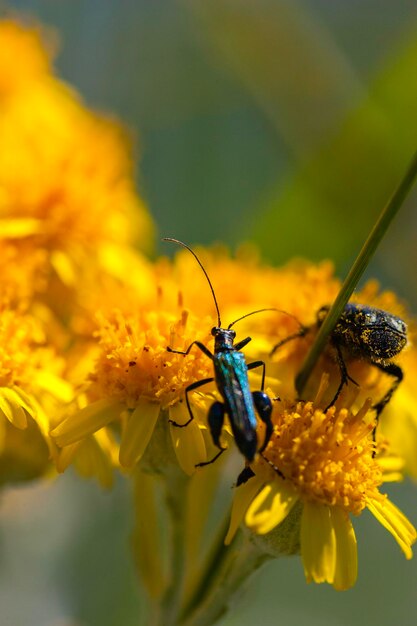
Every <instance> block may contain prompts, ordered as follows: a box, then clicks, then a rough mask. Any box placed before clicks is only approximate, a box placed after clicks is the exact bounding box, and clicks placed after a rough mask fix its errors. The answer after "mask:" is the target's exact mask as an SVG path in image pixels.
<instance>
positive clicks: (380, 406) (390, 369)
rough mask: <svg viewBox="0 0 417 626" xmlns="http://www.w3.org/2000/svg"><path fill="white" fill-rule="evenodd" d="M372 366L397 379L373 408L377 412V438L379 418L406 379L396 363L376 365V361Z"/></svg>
mask: <svg viewBox="0 0 417 626" xmlns="http://www.w3.org/2000/svg"><path fill="white" fill-rule="evenodd" d="M372 365H375V367H377V368H378V369H380V370H381V371H382V372H384V373H385V374H388V375H389V376H393V377H394V378H395V380H394V382H393V384H392V385H391V387H390V388H389V389H388V391H387V393H386V394H385V396H384V397H383V398H382V399H381V400H380V401H379V402H377V404H374V406H373V407H372V408H373V409H375V411H376V418H375V419H376V425H375V428H374V438H375V430H376V427H377V425H378V420H379V416H380V415H381V413H382V411H383V410H384V408H385V406H386V405H387V404H388V402H389V401H390V400H391V398H392V395H393V393H394V391H395V390H396V389H397V387H398V385H399V384H400V382H401V381H402V379H403V378H404V373H403V371H402V369H401V367H400V366H399V365H396V364H395V363H375V362H374V361H372Z"/></svg>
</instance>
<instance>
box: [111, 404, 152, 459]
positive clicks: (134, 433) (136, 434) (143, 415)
mask: <svg viewBox="0 0 417 626" xmlns="http://www.w3.org/2000/svg"><path fill="white" fill-rule="evenodd" d="M160 410H161V405H160V404H159V403H158V402H150V401H149V400H144V399H141V400H139V403H138V405H137V407H136V408H135V410H134V411H133V412H132V413H131V415H129V417H128V418H127V420H126V424H125V427H124V429H123V434H122V440H121V442H120V452H119V461H120V465H122V466H123V467H126V468H131V467H133V466H134V465H135V463H137V462H138V461H139V460H140V458H141V457H142V454H143V453H144V452H145V449H146V447H147V445H148V443H149V441H150V438H151V437H152V433H153V431H154V428H155V424H156V421H157V419H158V416H159V413H160Z"/></svg>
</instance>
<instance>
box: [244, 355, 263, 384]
mask: <svg viewBox="0 0 417 626" xmlns="http://www.w3.org/2000/svg"><path fill="white" fill-rule="evenodd" d="M247 367H248V370H254V369H255V368H257V367H262V382H261V391H263V390H264V387H265V363H264V362H263V361H254V362H253V363H248V366H247Z"/></svg>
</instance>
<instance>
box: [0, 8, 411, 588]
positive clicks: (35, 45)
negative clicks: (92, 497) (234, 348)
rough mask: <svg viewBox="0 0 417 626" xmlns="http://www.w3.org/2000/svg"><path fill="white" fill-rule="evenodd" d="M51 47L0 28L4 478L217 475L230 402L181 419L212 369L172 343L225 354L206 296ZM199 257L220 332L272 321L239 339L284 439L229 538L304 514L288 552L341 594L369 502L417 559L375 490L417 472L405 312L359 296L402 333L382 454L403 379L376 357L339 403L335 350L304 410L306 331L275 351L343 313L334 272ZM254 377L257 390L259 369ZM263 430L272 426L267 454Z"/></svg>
mask: <svg viewBox="0 0 417 626" xmlns="http://www.w3.org/2000/svg"><path fill="white" fill-rule="evenodd" d="M44 41H46V42H48V43H49V42H51V43H53V38H51V37H50V36H48V33H46V34H45V33H41V32H40V30H39V29H38V28H34V27H33V26H31V27H25V26H23V25H21V24H17V23H16V22H14V21H10V20H4V21H2V22H0V113H1V115H0V143H1V146H2V150H1V152H0V239H1V241H0V262H1V268H2V269H1V272H2V281H1V282H2V290H1V299H0V338H1V341H0V416H1V418H2V421H1V423H0V433H1V436H0V480H1V481H2V482H3V483H5V482H13V481H17V480H28V479H32V478H35V477H39V476H43V475H46V474H52V473H53V472H56V471H58V472H62V471H64V470H65V469H66V468H67V467H69V466H70V465H74V466H75V467H76V468H77V470H78V471H79V472H80V473H81V475H83V476H95V477H97V478H98V479H99V481H100V482H101V483H102V484H103V485H106V486H110V485H111V483H112V477H113V473H114V471H115V470H116V469H119V470H120V471H122V472H124V473H130V472H132V471H137V467H138V465H139V466H140V467H142V468H143V467H146V469H147V471H150V472H152V471H153V472H155V473H158V472H161V473H163V471H164V467H163V466H164V464H165V463H166V464H168V460H167V459H169V458H171V456H172V454H175V458H176V459H177V462H178V466H179V468H181V470H180V471H182V472H183V473H184V475H186V476H193V475H195V474H196V473H201V474H203V473H204V472H206V473H207V475H208V474H209V473H210V471H211V468H210V467H200V468H197V467H196V466H198V465H199V464H204V463H205V462H207V461H209V460H210V459H212V458H213V456H214V455H215V454H216V451H217V449H216V447H215V446H214V444H213V441H212V438H211V433H210V429H209V427H208V422H207V414H208V411H209V408H210V405H211V404H212V403H213V401H215V400H219V399H220V400H221V397H220V395H219V391H218V389H217V388H216V386H215V384H214V383H213V382H211V383H209V384H208V385H207V386H204V387H201V388H198V389H196V390H195V391H194V392H192V393H190V402H191V406H192V410H193V415H194V419H193V420H192V421H190V423H188V424H187V426H185V427H183V428H180V427H178V425H184V424H186V423H187V422H188V421H189V412H188V409H187V404H186V401H185V400H186V398H185V391H186V389H187V387H189V386H190V385H192V384H193V383H196V382H198V381H201V380H203V379H207V378H211V377H212V376H213V364H212V362H211V361H210V359H209V358H207V356H206V355H205V354H204V353H202V352H201V351H200V350H198V348H196V347H195V348H193V349H192V350H191V351H190V353H189V354H188V355H187V356H183V355H181V354H175V353H170V352H168V351H167V347H168V346H170V347H172V348H175V349H176V350H186V348H187V347H188V346H189V345H190V344H191V343H192V342H194V341H199V342H201V343H202V344H204V345H205V346H207V347H208V349H209V350H211V351H213V344H212V341H213V338H212V336H211V334H210V330H211V328H212V326H213V320H214V319H215V317H214V313H215V310H214V303H213V299H212V294H211V292H210V290H209V287H208V285H207V282H206V281H205V278H204V276H203V274H202V273H201V271H200V269H199V268H198V266H197V264H196V262H195V259H193V257H192V256H191V255H190V254H189V253H188V252H187V251H181V252H180V253H178V255H177V256H176V258H175V260H174V261H173V262H171V261H168V260H167V259H165V258H163V259H160V260H157V261H156V262H154V263H152V262H150V261H149V260H148V259H147V258H146V257H145V256H144V252H145V251H146V249H149V242H150V241H152V232H153V227H152V221H151V219H150V217H149V214H148V213H147V210H146V208H145V207H144V205H143V203H142V202H141V201H140V199H139V198H138V196H137V194H136V192H135V190H134V185H133V176H132V161H131V157H130V152H129V144H128V141H127V137H126V133H125V132H124V131H123V130H122V129H121V128H120V127H119V126H118V125H117V124H116V123H115V122H114V121H112V120H110V119H108V118H105V117H104V116H102V115H98V114H97V113H94V112H92V111H90V110H88V109H87V108H86V107H85V106H84V105H83V103H82V102H81V101H80V99H79V97H78V96H77V95H76V94H75V93H74V92H73V91H72V90H71V89H69V88H68V87H67V86H66V85H64V84H63V83H62V82H60V81H59V80H58V79H57V78H56V77H55V76H54V74H53V70H52V67H51V54H50V50H51V49H52V48H53V46H51V45H49V46H48V45H45V44H44V43H43V42H44ZM138 250H142V251H143V252H139V251H138ZM196 253H197V254H198V256H199V258H200V259H201V261H202V263H203V265H204V267H205V269H206V271H207V273H208V275H209V276H210V278H211V281H212V283H213V285H214V286H215V291H216V296H217V299H218V302H219V305H220V309H221V314H222V317H223V318H224V319H226V320H227V321H228V322H232V321H233V320H236V319H238V318H240V317H242V316H244V315H245V314H247V313H249V312H252V311H255V310H257V309H260V308H270V309H273V308H275V309H278V310H279V311H278V312H277V311H269V312H264V313H262V314H261V313H260V314H258V315H253V316H251V317H248V318H246V319H244V320H242V321H241V322H239V326H238V328H239V336H240V337H242V338H244V337H246V336H247V335H249V334H250V335H251V336H252V337H253V341H252V342H251V343H249V344H248V346H247V347H246V348H245V355H246V356H247V359H248V362H249V361H251V360H259V359H262V360H263V361H265V362H266V374H267V378H266V385H267V391H268V393H269V395H270V397H271V398H274V401H273V412H272V423H273V432H272V436H271V438H270V440H269V442H268V445H267V446H266V448H265V450H264V452H263V453H262V455H260V454H258V455H257V456H256V458H255V460H254V461H253V463H251V464H250V478H249V479H248V480H246V482H243V481H242V484H240V485H239V486H238V487H236V489H235V490H234V492H235V495H234V502H233V508H232V516H231V523H230V527H229V532H228V534H227V538H226V540H227V542H228V543H230V542H231V541H232V540H233V537H234V535H235V533H236V531H237V529H238V527H239V526H240V525H241V524H242V522H243V523H244V524H245V525H246V526H247V528H248V529H250V531H251V532H252V533H254V534H255V535H259V537H258V539H257V541H260V542H262V538H263V537H266V536H269V535H270V534H271V533H273V532H275V531H276V529H279V525H280V524H281V523H282V522H283V521H284V520H285V519H286V518H287V517H288V516H289V515H290V514H294V512H295V511H298V524H296V528H297V533H298V535H297V537H298V539H297V541H296V542H295V544H296V545H297V546H298V548H297V549H296V551H297V550H298V551H299V552H301V555H302V559H303V563H304V569H305V573H306V577H307V579H308V580H314V581H316V582H323V581H326V582H329V583H331V584H333V585H334V587H336V588H338V589H345V588H348V587H349V586H351V585H352V584H353V583H354V582H355V579H356V540H355V535H354V531H353V526H352V522H351V519H350V516H351V515H358V514H359V513H361V511H363V510H364V509H365V508H368V509H369V510H370V511H371V512H372V513H373V515H374V516H375V517H376V518H377V520H378V521H379V522H380V523H381V524H382V525H383V526H385V527H386V528H387V529H388V531H389V532H390V533H391V534H392V535H393V537H394V538H395V539H396V541H397V542H398V544H399V545H400V547H401V549H402V550H403V552H404V554H405V555H406V557H407V558H410V557H411V545H412V543H413V542H414V541H415V539H416V532H415V530H414V528H413V527H412V525H411V524H410V522H408V520H407V519H406V518H405V517H404V515H403V514H402V513H401V512H400V511H399V510H398V509H397V508H396V507H395V506H394V505H393V504H392V503H391V502H390V501H389V499H388V498H387V496H386V495H384V494H382V493H381V491H380V488H381V485H382V483H383V482H384V481H387V480H391V481H392V480H400V479H401V478H402V476H403V474H404V473H408V474H410V475H412V476H413V477H414V478H415V477H417V460H416V454H415V452H416V450H417V418H416V414H417V413H416V412H415V411H414V407H415V394H414V391H413V385H412V383H411V382H410V381H411V380H412V377H413V376H412V374H410V372H416V366H417V353H416V350H415V348H414V347H413V339H414V336H415V328H414V324H413V322H412V320H410V318H409V315H408V313H407V311H406V310H405V308H404V305H403V304H401V303H400V302H399V301H398V300H397V298H396V297H395V296H394V295H393V294H392V293H388V292H383V293H381V292H380V291H379V289H378V286H377V285H376V284H375V283H374V282H370V283H368V284H367V285H366V286H365V287H364V289H363V290H362V291H361V292H358V293H357V294H356V295H355V301H356V302H361V303H363V304H367V305H369V306H373V307H378V308H380V309H383V310H387V311H390V312H391V313H393V314H395V315H398V316H399V317H401V318H402V319H404V320H405V321H406V322H407V324H408V327H409V345H408V346H407V348H406V349H405V350H404V351H403V353H401V354H400V355H399V357H398V362H399V364H400V365H401V367H402V368H403V370H404V372H405V380H404V381H403V382H402V384H401V385H400V386H399V388H398V390H397V391H396V393H395V394H394V395H393V398H392V399H391V401H390V402H389V403H388V405H387V406H386V408H385V410H384V411H383V414H382V417H381V421H380V424H379V426H378V429H377V433H376V442H375V441H374V437H373V430H374V426H375V411H373V409H372V406H373V404H375V403H376V402H378V401H379V400H380V399H381V398H382V397H383V396H384V394H385V393H386V391H387V388H389V386H390V384H392V380H391V379H390V377H389V376H387V375H386V374H384V373H383V372H381V371H379V370H377V369H376V368H375V367H373V366H372V365H371V364H369V362H366V361H361V360H360V359H353V360H350V361H348V362H347V365H348V369H349V375H350V376H352V377H353V378H354V379H355V380H356V381H359V383H360V384H359V386H357V387H356V386H355V385H353V384H348V385H347V386H345V388H344V389H343V390H342V393H341V394H340V397H339V398H338V400H337V402H336V404H335V406H332V407H331V408H329V409H327V406H328V403H329V400H331V398H332V396H333V395H334V389H335V388H336V387H337V385H338V383H339V381H340V371H339V367H338V364H337V362H336V361H335V359H334V355H333V354H332V351H331V350H326V351H325V353H324V354H323V355H322V357H321V359H320V361H319V363H318V365H317V367H316V369H315V371H314V373H313V375H312V376H311V378H310V381H309V385H308V387H307V389H306V390H305V392H304V398H303V400H302V401H301V400H299V399H297V393H296V390H295V388H294V378H295V375H296V373H297V372H298V371H299V369H300V366H301V363H302V362H303V360H304V358H305V356H306V354H307V352H308V349H309V347H310V346H311V343H312V341H313V339H314V335H315V333H314V332H311V333H308V334H306V336H304V337H302V338H300V339H298V340H294V341H292V342H288V343H286V344H285V345H283V346H282V348H280V349H279V350H277V351H276V353H275V354H274V356H273V357H270V356H269V355H270V353H271V349H272V348H273V346H274V345H276V344H277V343H278V342H279V341H280V340H282V339H285V338H286V337H287V336H289V335H291V334H294V333H295V332H297V330H298V328H299V325H300V324H302V325H304V326H313V325H314V323H315V321H316V314H317V311H318V310H319V309H320V308H321V307H322V306H324V305H328V304H329V303H331V302H333V300H334V299H335V297H336V295H337V293H338V290H339V288H340V282H339V280H338V279H337V278H335V276H334V275H333V269H332V266H331V264H329V263H322V264H319V265H313V264H310V263H307V262H301V261H297V262H293V263H290V264H288V265H287V266H285V267H283V268H273V267H269V266H266V265H263V264H262V262H261V261H260V260H259V258H258V256H257V253H256V251H255V250H253V249H252V248H250V247H242V248H241V249H240V250H239V251H238V253H237V255H236V257H235V258H233V259H232V258H230V256H229V255H228V253H227V251H225V250H223V249H221V248H216V249H212V250H206V249H196ZM297 320H298V321H297ZM250 383H251V388H252V389H253V390H255V389H259V388H260V385H261V383H260V376H259V374H256V373H253V374H251V375H250ZM370 398H371V399H370ZM264 429H265V427H264V425H263V424H262V423H260V424H259V427H258V431H259V432H258V439H259V441H263V437H264V432H265V430H264ZM232 439H233V437H232V432H231V429H230V425H229V424H226V425H225V427H224V433H223V435H222V440H224V442H225V445H228V447H229V449H230V450H232V449H233V448H234V446H233V445H232ZM152 442H154V443H153V444H152ZM155 442H156V443H155ZM227 454H228V453H226V455H223V456H227ZM170 455H171V456H170ZM169 462H170V463H171V461H169ZM215 465H216V464H215ZM248 475H249V474H248ZM270 543H271V542H270V541H269V544H268V545H269V548H268V549H270ZM282 551H284V552H285V549H283V550H282Z"/></svg>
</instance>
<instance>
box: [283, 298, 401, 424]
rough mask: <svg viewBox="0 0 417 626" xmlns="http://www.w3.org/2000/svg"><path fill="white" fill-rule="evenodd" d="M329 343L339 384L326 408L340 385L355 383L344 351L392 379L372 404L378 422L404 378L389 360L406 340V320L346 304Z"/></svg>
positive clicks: (300, 333) (320, 317) (319, 316)
mask: <svg viewBox="0 0 417 626" xmlns="http://www.w3.org/2000/svg"><path fill="white" fill-rule="evenodd" d="M329 309H330V307H329V306H324V307H322V308H321V309H320V310H319V311H318V313H317V322H316V324H313V325H311V326H303V325H300V329H299V331H298V332H296V333H294V334H292V335H290V336H288V337H286V338H285V339H283V340H282V341H280V342H279V343H277V344H276V346H274V348H273V350H272V351H271V356H272V355H273V354H274V353H275V352H276V350H278V348H280V347H281V346H282V345H284V344H285V343H287V342H288V341H291V340H292V339H296V338H297V337H304V336H305V335H306V334H307V333H308V332H309V331H311V330H313V329H317V328H319V327H320V326H321V324H322V323H323V321H324V319H325V317H326V315H327V313H328V311H329ZM329 343H330V345H331V346H333V348H334V349H335V351H336V358H337V364H338V366H339V370H340V384H339V386H338V388H337V391H336V394H335V396H334V398H333V400H332V401H331V402H330V404H329V405H328V407H327V408H326V410H327V409H328V408H330V407H331V406H332V405H333V404H334V403H335V402H336V400H337V399H338V397H339V395H340V392H341V391H342V389H343V386H344V385H346V384H347V383H348V381H349V380H350V381H351V382H353V383H354V384H357V383H356V382H355V381H354V380H353V379H352V378H351V377H350V376H349V374H348V371H347V368H346V363H345V361H344V358H343V354H345V355H346V356H347V357H351V358H358V359H363V360H364V361H367V362H368V363H371V364H372V365H374V366H375V367H377V368H378V369H380V370H381V371H383V372H385V374H388V375H389V376H392V377H393V378H394V379H395V380H394V382H393V384H392V385H391V387H390V389H389V390H388V391H387V393H386V394H385V395H384V397H383V398H382V399H381V400H380V401H379V402H378V403H377V404H375V405H374V407H373V408H374V409H375V410H376V420H377V422H378V419H379V416H380V414H381V412H382V411H383V409H384V407H385V406H386V405H387V404H388V402H389V401H390V399H391V397H392V394H393V393H394V391H395V390H396V389H397V387H398V385H399V384H400V382H401V381H402V379H403V371H402V369H401V367H400V366H399V365H397V364H395V363H392V361H391V359H393V358H394V357H395V356H397V354H399V353H400V352H401V350H402V349H403V348H404V346H405V345H406V343H407V325H406V323H405V322H404V321H403V320H402V319H400V318H399V317H397V316H396V315H393V314H392V313H388V312H387V311H382V310H381V309H376V308H374V307H371V306H366V305H363V304H351V303H349V304H347V305H346V306H345V308H344V311H343V313H342V315H341V316H340V318H339V320H338V322H337V323H336V326H335V327H334V329H333V331H332V332H331V334H330V338H329Z"/></svg>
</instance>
